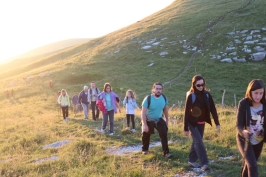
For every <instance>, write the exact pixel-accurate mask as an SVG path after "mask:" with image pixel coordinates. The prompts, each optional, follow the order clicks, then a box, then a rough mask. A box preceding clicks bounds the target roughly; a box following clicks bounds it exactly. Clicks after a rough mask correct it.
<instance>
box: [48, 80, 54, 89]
mask: <svg viewBox="0 0 266 177" xmlns="http://www.w3.org/2000/svg"><path fill="white" fill-rule="evenodd" d="M49 87H50V88H52V87H53V81H52V80H50V81H49Z"/></svg>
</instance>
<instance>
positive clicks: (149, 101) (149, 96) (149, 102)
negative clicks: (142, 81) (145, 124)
mask: <svg viewBox="0 0 266 177" xmlns="http://www.w3.org/2000/svg"><path fill="white" fill-rule="evenodd" d="M147 99H148V107H147V108H148V109H149V107H150V104H151V95H148V96H147Z"/></svg>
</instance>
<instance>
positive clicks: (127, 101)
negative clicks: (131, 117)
mask: <svg viewBox="0 0 266 177" xmlns="http://www.w3.org/2000/svg"><path fill="white" fill-rule="evenodd" d="M123 105H126V114H135V108H137V109H139V107H138V105H137V102H136V100H135V99H132V98H127V97H125V98H124V100H123Z"/></svg>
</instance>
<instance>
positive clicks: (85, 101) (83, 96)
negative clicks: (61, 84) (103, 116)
mask: <svg viewBox="0 0 266 177" xmlns="http://www.w3.org/2000/svg"><path fill="white" fill-rule="evenodd" d="M79 103H80V104H81V105H82V108H83V113H84V119H89V114H88V113H89V108H90V102H89V93H88V86H86V85H85V86H84V87H83V90H82V91H81V92H80V93H79Z"/></svg>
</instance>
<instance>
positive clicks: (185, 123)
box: [183, 94, 192, 136]
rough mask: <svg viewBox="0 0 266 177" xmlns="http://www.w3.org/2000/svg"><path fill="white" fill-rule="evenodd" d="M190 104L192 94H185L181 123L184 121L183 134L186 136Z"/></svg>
mask: <svg viewBox="0 0 266 177" xmlns="http://www.w3.org/2000/svg"><path fill="white" fill-rule="evenodd" d="M191 104H192V96H191V94H190V95H188V96H187V99H186V103H185V114H184V117H183V123H184V134H185V136H188V134H189V131H188V117H189V115H190V110H191Z"/></svg>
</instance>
